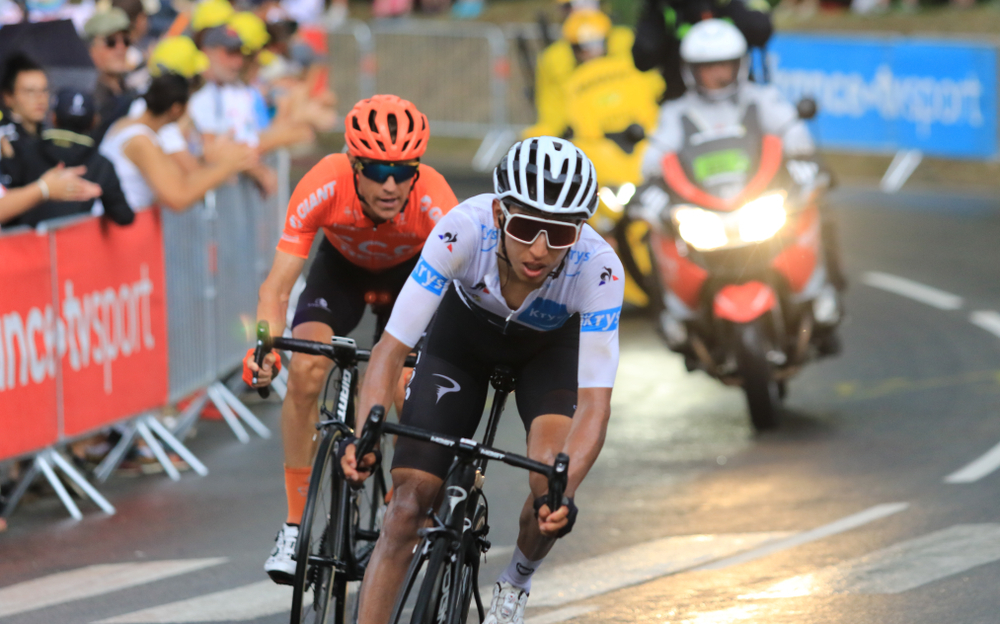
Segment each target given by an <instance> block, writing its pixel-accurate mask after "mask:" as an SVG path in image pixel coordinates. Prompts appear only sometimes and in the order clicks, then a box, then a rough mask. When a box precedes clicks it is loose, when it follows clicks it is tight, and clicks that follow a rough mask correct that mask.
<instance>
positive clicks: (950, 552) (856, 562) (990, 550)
mask: <svg viewBox="0 0 1000 624" xmlns="http://www.w3.org/2000/svg"><path fill="white" fill-rule="evenodd" d="M997 560H1000V524H959V525H955V526H953V527H950V528H947V529H944V530H941V531H936V532H934V533H930V534H928V535H924V536H922V537H918V538H916V539H912V540H909V541H905V542H901V543H899V544H895V545H893V546H890V547H888V548H884V549H882V550H879V551H876V552H873V553H870V554H868V555H865V556H864V557H859V558H857V559H853V560H851V561H845V562H843V563H840V564H837V565H834V566H830V567H827V568H823V569H822V570H819V571H818V572H815V573H812V574H804V575H801V576H796V577H793V578H790V579H788V580H785V581H782V582H780V583H778V584H776V585H774V586H772V587H771V588H769V589H767V590H765V591H764V592H761V593H758V594H749V595H747V596H741V598H749V599H757V598H794V597H800V596H813V595H830V594H900V593H902V592H905V591H909V590H911V589H915V588H917V587H920V586H922V585H926V584H928V583H932V582H934V581H938V580H940V579H943V578H947V577H949V576H952V575H955V574H959V573H961V572H965V571H966V570H970V569H972V568H975V567H978V566H981V565H986V564H988V563H992V562H994V561H997Z"/></svg>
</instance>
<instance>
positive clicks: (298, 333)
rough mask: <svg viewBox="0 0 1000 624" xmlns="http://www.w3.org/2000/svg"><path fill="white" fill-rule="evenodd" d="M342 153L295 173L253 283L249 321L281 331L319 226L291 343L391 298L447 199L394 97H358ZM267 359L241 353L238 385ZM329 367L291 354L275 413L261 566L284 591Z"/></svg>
mask: <svg viewBox="0 0 1000 624" xmlns="http://www.w3.org/2000/svg"><path fill="white" fill-rule="evenodd" d="M344 125H345V133H344V138H345V140H346V142H347V154H332V155H330V156H327V157H326V158H324V159H323V160H321V161H320V162H319V163H318V164H317V165H316V166H315V167H313V168H312V170H311V171H309V173H307V174H306V175H305V177H303V178H302V180H301V181H300V182H299V184H298V186H297V187H296V189H295V193H294V194H293V195H292V198H291V201H290V202H289V204H288V213H287V216H286V220H285V229H284V232H283V234H282V236H281V241H280V242H279V243H278V251H277V253H276V254H275V258H274V265H273V266H272V267H271V273H270V275H268V277H267V279H266V280H265V281H264V284H263V285H262V286H261V287H260V300H259V303H258V306H257V318H258V320H266V321H268V323H269V324H270V326H271V331H272V333H273V334H274V335H281V333H282V332H283V331H284V327H285V318H286V316H285V315H286V312H287V307H288V302H289V297H290V295H291V291H292V287H293V286H294V285H295V281H296V279H297V278H298V276H299V275H300V274H301V273H302V270H303V268H304V266H305V262H306V257H307V256H308V254H309V250H310V248H311V247H312V244H313V240H314V239H315V238H316V234H317V233H318V232H319V231H320V229H322V230H323V234H324V237H323V239H322V241H321V242H320V248H319V252H318V253H317V255H316V258H315V260H314V261H313V265H312V268H311V269H310V270H309V276H308V278H307V279H306V288H305V290H304V291H303V292H302V295H301V296H300V297H299V302H298V306H297V307H296V310H295V317H294V321H293V323H292V335H293V336H294V337H295V338H302V339H305V340H315V341H319V342H329V341H330V339H331V338H332V337H333V336H334V335H338V336H346V335H347V334H348V333H350V332H351V331H352V330H353V329H354V328H355V327H356V326H357V324H358V322H359V321H360V320H361V316H362V315H363V314H364V310H365V305H366V302H365V294H366V293H368V292H372V291H378V292H382V293H387V294H388V295H389V296H390V297H391V299H392V300H395V297H396V295H397V294H398V293H399V291H400V289H402V287H403V284H404V283H405V282H406V278H407V277H409V275H410V272H411V271H412V270H413V267H414V266H415V265H416V263H417V260H418V259H419V256H420V251H421V249H423V246H424V241H425V240H426V239H427V236H428V235H429V234H430V232H431V230H432V229H433V228H434V225H435V224H436V223H437V222H438V220H439V219H441V217H442V216H444V215H445V214H447V213H448V211H449V210H451V209H452V207H454V206H455V205H456V204H457V203H458V200H457V199H456V198H455V193H454V192H453V191H452V190H451V187H450V186H449V185H448V183H447V182H446V181H445V179H444V177H442V176H441V174H440V173H438V172H437V171H435V170H434V169H432V168H431V167H429V166H427V165H421V164H420V157H421V156H422V155H423V153H424V151H425V149H426V148H427V140H428V139H429V138H430V132H429V126H428V123H427V117H426V116H424V115H423V114H422V113H421V112H420V111H418V110H417V108H416V107H415V106H414V105H413V104H412V103H410V102H408V101H406V100H403V99H400V98H398V97H396V96H394V95H376V96H374V97H372V98H371V99H367V100H362V101H361V102H358V103H357V104H356V105H355V106H354V108H353V109H352V110H351V112H349V113H348V114H347V116H346V117H345V118H344ZM278 366H279V364H278V360H277V356H276V354H273V353H272V354H269V355H268V356H267V357H266V358H265V361H264V364H263V366H262V367H261V368H260V369H258V367H257V365H256V364H255V363H254V362H253V351H252V350H251V351H250V352H248V354H247V358H246V359H245V360H244V375H243V377H244V379H245V380H246V381H247V383H248V384H251V382H252V377H253V375H254V374H255V373H256V374H257V375H258V383H257V385H258V386H261V385H266V384H267V383H270V381H271V377H272V375H273V374H276V373H277V369H278ZM331 366H332V363H331V362H330V361H329V360H327V359H326V358H322V357H316V356H311V355H303V354H298V353H297V354H295V355H294V356H293V357H292V359H291V362H290V363H289V371H288V372H289V375H288V392H287V394H286V396H285V402H284V405H283V406H282V409H281V433H282V438H283V444H284V451H285V493H286V495H287V497H288V516H287V518H286V519H285V524H284V525H283V526H282V527H281V530H279V531H278V535H277V538H276V540H275V545H274V549H273V551H272V552H271V556H270V557H268V559H267V562H266V563H265V564H264V570H265V571H266V572H267V573H268V575H269V576H270V577H271V579H272V580H274V581H275V582H276V583H281V584H288V585H290V584H292V581H293V577H294V575H295V560H294V553H295V542H296V540H297V538H298V525H299V522H300V520H301V518H302V511H303V508H304V507H305V502H306V493H307V491H308V488H309V476H310V472H311V466H312V462H313V455H314V454H315V442H314V441H313V439H314V434H315V428H314V426H313V425H314V424H315V423H316V422H317V421H318V417H319V408H318V401H319V393H320V391H321V390H322V388H323V385H324V383H325V382H326V378H327V375H328V373H329V371H330V367H331Z"/></svg>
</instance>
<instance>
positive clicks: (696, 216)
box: [674, 206, 729, 250]
mask: <svg viewBox="0 0 1000 624" xmlns="http://www.w3.org/2000/svg"><path fill="white" fill-rule="evenodd" d="M674 222H675V223H676V224H677V231H678V233H679V234H680V235H681V238H683V239H684V241H685V242H686V243H688V244H689V245H691V246H692V247H694V248H695V249H702V250H709V249H718V248H719V247H723V246H725V245H726V243H727V242H728V241H729V239H728V237H727V236H726V228H725V226H724V225H723V223H722V219H721V218H720V217H719V215H717V214H715V213H714V212H710V211H708V210H702V209H701V208H695V207H693V206H685V207H681V208H677V209H676V210H675V211H674Z"/></svg>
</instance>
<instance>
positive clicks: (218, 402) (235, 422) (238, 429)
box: [205, 383, 250, 444]
mask: <svg viewBox="0 0 1000 624" xmlns="http://www.w3.org/2000/svg"><path fill="white" fill-rule="evenodd" d="M219 385H221V384H218V383H214V384H212V385H211V386H209V387H208V390H206V391H205V392H206V393H207V394H208V398H209V399H211V401H212V403H214V404H215V406H216V407H217V408H219V413H221V414H222V418H223V419H224V420H225V421H226V424H227V425H229V428H230V429H232V430H233V433H234V434H235V435H236V439H237V440H239V441H240V442H242V443H243V444H246V443H248V442H250V434H249V433H247V430H246V429H244V428H243V425H242V424H240V419H239V418H237V417H236V414H234V413H233V410H231V409H229V404H228V403H226V399H225V398H223V396H222V394H221V393H220V392H219V389H218V388H217V387H216V386H219Z"/></svg>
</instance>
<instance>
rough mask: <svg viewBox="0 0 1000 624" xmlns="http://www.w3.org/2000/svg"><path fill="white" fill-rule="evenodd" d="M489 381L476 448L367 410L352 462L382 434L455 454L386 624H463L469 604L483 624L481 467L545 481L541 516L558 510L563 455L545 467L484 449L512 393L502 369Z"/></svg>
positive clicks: (485, 516)
mask: <svg viewBox="0 0 1000 624" xmlns="http://www.w3.org/2000/svg"><path fill="white" fill-rule="evenodd" d="M490 381H491V384H492V386H493V388H494V395H493V405H492V407H491V409H490V418H489V421H488V423H487V425H486V433H485V435H484V438H483V443H482V444H480V443H479V442H476V441H475V440H470V439H467V438H461V439H459V438H450V437H446V436H442V435H438V434H435V433H432V432H430V431H426V430H424V429H419V428H416V427H410V426H407V425H401V424H397V423H391V422H387V421H386V420H385V409H384V408H383V407H381V406H375V407H373V408H372V410H371V413H370V414H369V415H368V420H367V421H366V422H365V426H364V431H363V432H362V434H361V438H360V440H359V441H358V448H357V456H358V457H364V456H365V455H366V454H367V453H369V452H370V451H371V450H372V449H373V448H375V445H376V443H377V442H378V440H379V438H380V437H381V436H382V435H383V434H392V435H401V436H405V437H409V438H413V439H416V440H422V441H424V442H430V443H432V444H437V445H439V446H443V447H445V448H448V449H450V450H452V451H453V452H454V453H455V459H454V461H453V462H452V464H451V467H450V468H449V470H448V474H447V477H446V478H445V481H444V484H443V485H442V487H441V494H440V495H439V499H440V500H441V503H440V506H439V507H438V509H437V511H436V512H435V510H434V509H430V510H429V511H428V516H429V517H430V519H431V525H430V526H429V527H428V528H425V529H421V530H420V541H419V542H418V544H417V547H416V549H415V550H414V557H413V561H412V563H411V564H410V568H409V570H408V572H407V574H406V580H405V581H404V582H403V586H402V588H401V589H400V592H399V595H398V597H397V598H396V604H395V606H394V608H393V612H392V617H391V618H390V619H389V622H390V623H391V624H402V623H403V622H409V624H432V623H433V624H464V623H465V622H466V621H467V620H468V616H469V609H470V607H471V603H472V600H473V598H474V599H475V601H476V608H477V609H478V611H479V621H480V622H482V621H483V620H484V619H486V613H485V610H484V608H483V601H482V597H481V596H480V595H479V562H480V559H481V557H482V555H483V554H484V553H485V552H486V551H488V550H489V548H490V542H489V540H488V539H487V535H488V533H489V528H490V527H489V506H488V504H487V501H486V497H485V495H484V494H483V485H484V483H485V474H486V464H487V462H488V461H489V460H495V461H500V462H503V463H505V464H508V465H510V466H515V467H517V468H523V469H525V470H530V471H532V472H537V473H539V474H542V475H545V476H546V477H548V481H549V493H548V498H549V501H548V505H549V509H558V508H559V507H561V506H562V505H563V504H564V501H565V499H564V498H563V494H564V493H565V491H566V480H567V476H568V470H569V457H568V456H567V455H565V454H564V453H560V454H559V455H557V456H556V458H555V462H554V463H553V465H551V466H549V465H547V464H543V463H541V462H537V461H534V460H532V459H529V458H527V457H522V456H520V455H515V454H513V453H507V452H506V451H501V450H499V449H495V448H492V445H493V440H494V438H495V437H496V432H497V426H498V425H499V423H500V415H501V414H502V413H503V408H504V404H505V403H506V401H507V395H508V394H509V393H510V392H511V391H512V390H513V389H514V378H513V375H512V374H511V372H510V370H509V369H507V368H504V367H497V369H496V370H495V371H494V373H493V375H492V378H491V380H490ZM421 579H422V580H421Z"/></svg>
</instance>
